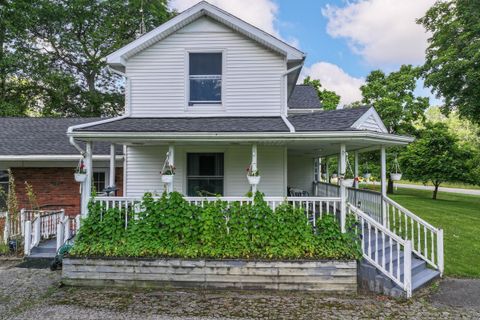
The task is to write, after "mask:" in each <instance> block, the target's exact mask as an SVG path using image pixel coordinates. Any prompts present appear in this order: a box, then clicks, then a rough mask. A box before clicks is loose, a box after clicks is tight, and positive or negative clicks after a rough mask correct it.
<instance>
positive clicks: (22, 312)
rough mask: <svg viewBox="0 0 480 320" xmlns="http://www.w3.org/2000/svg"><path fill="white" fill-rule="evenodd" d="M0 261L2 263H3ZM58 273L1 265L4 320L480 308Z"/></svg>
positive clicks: (388, 315)
mask: <svg viewBox="0 0 480 320" xmlns="http://www.w3.org/2000/svg"><path fill="white" fill-rule="evenodd" d="M0 263H1V262H0ZM59 279H60V272H50V271H49V270H46V269H22V268H15V267H11V265H9V266H7V267H6V266H5V265H4V266H3V267H0V318H1V319H35V320H38V319H53V320H55V319H62V320H63V319H101V320H106V319H134V320H135V319H183V320H187V319H309V320H311V319H371V318H375V319H399V318H400V319H459V318H462V319H479V318H480V311H479V310H474V309H471V308H468V307H463V306H462V307H451V306H449V305H445V304H440V303H436V302H434V303H431V302H429V299H430V296H428V295H424V296H420V297H416V298H414V299H413V300H411V301H407V302H405V301H396V300H391V299H388V298H385V297H379V296H365V295H352V296H346V295H325V294H318V293H305V292H272V291H270V292H267V291H227V290H225V291H214V290H191V289H189V290H172V289H170V290H168V289H164V290H158V289H156V290H122V289H115V288H104V289H89V288H69V287H60V286H59Z"/></svg>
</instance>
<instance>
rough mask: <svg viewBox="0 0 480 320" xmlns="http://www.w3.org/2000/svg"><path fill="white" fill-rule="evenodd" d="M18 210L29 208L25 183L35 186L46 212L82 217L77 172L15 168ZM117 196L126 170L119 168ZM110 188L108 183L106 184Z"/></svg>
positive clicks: (119, 194) (40, 204)
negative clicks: (62, 210) (50, 210)
mask: <svg viewBox="0 0 480 320" xmlns="http://www.w3.org/2000/svg"><path fill="white" fill-rule="evenodd" d="M11 170H12V173H13V176H14V178H15V189H16V193H17V200H18V207H19V208H30V204H29V202H28V197H27V193H26V191H25V181H27V182H28V183H29V184H30V185H32V187H33V190H34V192H35V194H36V196H37V202H38V205H39V206H40V207H42V208H43V209H61V208H63V209H65V213H67V214H68V215H77V214H79V213H80V184H79V183H78V182H76V181H75V179H74V178H73V171H74V168H12V169H11ZM115 176H116V178H115V179H116V182H117V186H118V188H119V192H118V196H121V195H122V190H123V179H122V176H123V169H122V168H117V170H116V174H115ZM107 184H108V181H107Z"/></svg>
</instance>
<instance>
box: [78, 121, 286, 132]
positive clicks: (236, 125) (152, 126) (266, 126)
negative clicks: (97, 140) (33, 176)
mask: <svg viewBox="0 0 480 320" xmlns="http://www.w3.org/2000/svg"><path fill="white" fill-rule="evenodd" d="M75 131H96V132H289V129H288V127H287V125H286V124H285V122H284V121H283V119H282V118H281V117H211V118H207V117H199V118H193V117H192V118H125V119H121V120H117V121H113V122H109V123H104V124H99V125H94V126H90V127H87V128H82V129H77V130H75Z"/></svg>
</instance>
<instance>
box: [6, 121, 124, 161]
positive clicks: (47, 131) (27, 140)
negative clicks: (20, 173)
mask: <svg viewBox="0 0 480 320" xmlns="http://www.w3.org/2000/svg"><path fill="white" fill-rule="evenodd" d="M98 120H100V118H0V155H78V151H77V150H76V149H75V148H74V147H73V146H72V145H71V144H70V143H69V142H68V138H67V134H66V132H67V129H68V127H70V126H73V125H77V124H82V123H87V122H92V121H98ZM80 145H81V144H80ZM117 149H120V148H117ZM93 151H94V154H97V155H100V154H109V152H110V151H109V147H108V144H105V143H94V144H93Z"/></svg>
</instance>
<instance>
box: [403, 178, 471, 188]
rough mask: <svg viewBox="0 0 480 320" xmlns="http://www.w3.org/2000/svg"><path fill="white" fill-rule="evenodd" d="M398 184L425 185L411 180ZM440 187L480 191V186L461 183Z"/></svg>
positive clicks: (429, 184) (443, 184) (444, 183)
mask: <svg viewBox="0 0 480 320" xmlns="http://www.w3.org/2000/svg"><path fill="white" fill-rule="evenodd" d="M398 183H400V184H402V183H403V184H415V185H419V186H423V185H424V184H423V183H421V182H417V181H409V180H401V181H398ZM426 185H427V186H432V187H433V184H432V183H430V182H429V183H427V184H426ZM440 187H444V188H458V189H474V190H479V189H480V186H476V185H473V184H468V183H460V182H443V183H442V184H441V185H440Z"/></svg>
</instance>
